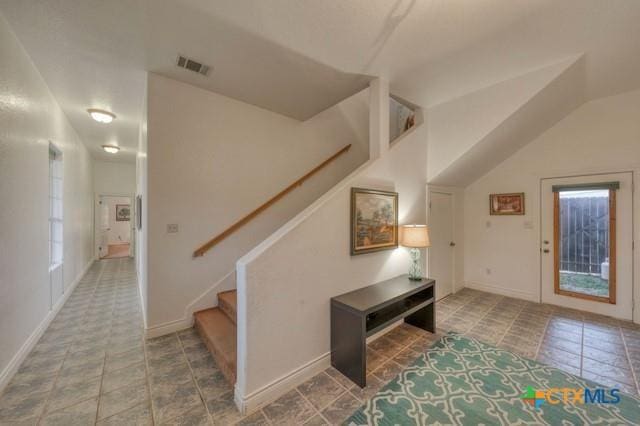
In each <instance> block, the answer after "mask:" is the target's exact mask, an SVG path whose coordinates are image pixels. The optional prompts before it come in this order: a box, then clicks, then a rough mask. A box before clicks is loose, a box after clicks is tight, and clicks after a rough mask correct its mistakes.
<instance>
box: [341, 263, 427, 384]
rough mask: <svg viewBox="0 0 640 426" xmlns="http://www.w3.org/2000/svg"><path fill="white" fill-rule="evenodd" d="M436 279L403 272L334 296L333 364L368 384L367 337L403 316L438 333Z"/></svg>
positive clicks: (412, 323) (351, 377)
mask: <svg viewBox="0 0 640 426" xmlns="http://www.w3.org/2000/svg"><path fill="white" fill-rule="evenodd" d="M435 284H436V282H435V281H434V280H431V279H427V278H423V279H422V280H421V281H412V280H409V277H408V276H407V275H401V276H399V277H396V278H392V279H390V280H387V281H382V282H380V283H377V284H374V285H370V286H368V287H363V288H361V289H358V290H355V291H352V292H349V293H345V294H343V295H340V296H337V297H332V298H331V365H333V366H334V367H335V368H336V369H337V370H339V371H340V372H341V373H342V374H344V375H345V376H347V377H348V378H350V379H351V380H353V381H354V382H355V383H356V384H357V385H358V386H360V387H362V388H363V387H365V386H366V385H367V342H366V340H367V337H368V336H371V335H373V334H375V333H377V332H379V331H380V330H382V329H384V328H385V327H388V326H389V325H391V324H393V323H394V322H396V321H398V320H401V319H404V321H405V322H406V323H408V324H411V325H414V326H416V327H420V328H422V329H424V330H427V331H430V332H431V333H434V332H435V329H436V326H435V297H434V295H435V294H434V290H435Z"/></svg>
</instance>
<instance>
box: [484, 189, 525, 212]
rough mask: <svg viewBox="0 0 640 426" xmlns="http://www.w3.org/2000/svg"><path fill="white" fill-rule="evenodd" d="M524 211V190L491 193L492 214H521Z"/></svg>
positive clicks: (490, 207)
mask: <svg viewBox="0 0 640 426" xmlns="http://www.w3.org/2000/svg"><path fill="white" fill-rule="evenodd" d="M524 212H525V210H524V192H512V193H508V194H490V195H489V214H490V215H491V216H514V215H516V216H521V215H524Z"/></svg>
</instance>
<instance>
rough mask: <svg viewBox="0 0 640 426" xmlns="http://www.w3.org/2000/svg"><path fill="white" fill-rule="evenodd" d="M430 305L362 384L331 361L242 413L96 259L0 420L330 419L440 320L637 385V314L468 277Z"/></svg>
mask: <svg viewBox="0 0 640 426" xmlns="http://www.w3.org/2000/svg"><path fill="white" fill-rule="evenodd" d="M436 311H437V319H438V325H439V333H438V334H435V335H434V334H430V333H427V332H425V331H422V330H419V329H416V328H414V327H411V326H409V325H402V326H400V327H397V328H395V329H393V330H392V331H390V332H389V333H387V334H386V335H385V336H383V337H381V338H379V339H377V340H376V341H374V342H372V343H371V344H370V345H369V348H368V354H367V361H368V366H367V367H368V378H367V382H368V386H367V387H366V388H364V389H360V388H359V387H357V386H355V385H354V384H353V383H352V382H350V381H349V380H348V379H346V378H345V377H344V376H342V375H341V374H340V373H338V372H337V371H336V370H334V369H333V368H329V369H327V370H326V371H324V372H322V373H320V374H318V375H316V376H315V377H313V378H311V379H310V380H308V381H307V382H305V383H303V384H302V385H300V386H298V387H296V388H295V389H292V390H290V391H289V392H288V393H286V394H285V395H283V396H282V397H280V398H279V399H278V400H276V401H274V402H272V403H270V404H268V405H266V406H265V407H263V408H262V409H260V410H258V411H256V412H254V413H252V414H250V415H249V416H246V417H244V418H243V417H241V416H240V415H239V413H238V412H237V410H236V409H235V405H234V404H233V390H232V387H231V386H230V385H228V384H227V383H226V382H225V380H224V377H223V376H222V374H221V373H220V371H219V370H218V368H217V367H216V365H215V362H214V361H213V359H212V358H211V356H210V355H209V353H208V352H207V349H206V347H205V346H204V344H203V343H202V341H201V340H200V338H199V337H198V335H197V334H196V333H195V332H194V331H193V330H185V331H182V332H179V333H173V334H170V335H167V336H163V337H160V338H157V339H152V340H148V341H146V342H145V341H144V339H143V334H142V315H141V311H140V304H139V300H138V292H137V286H136V278H135V272H134V265H133V262H132V261H131V260H129V259H116V260H107V261H101V262H96V264H94V265H93V267H92V268H91V270H90V271H89V272H88V273H87V275H86V276H85V277H84V278H83V279H82V281H81V282H80V284H79V285H78V287H77V288H76V290H75V291H74V293H73V294H72V295H71V296H70V298H69V300H68V301H67V303H66V305H65V306H64V308H63V309H62V310H61V311H60V313H59V314H58V315H57V317H56V318H55V320H54V321H53V322H52V324H51V326H50V327H49V329H48V330H47V331H46V333H45V334H44V336H43V337H42V338H41V339H40V341H39V342H38V344H37V345H36V347H35V348H34V350H33V351H32V353H31V354H30V355H29V356H28V358H27V360H26V361H25V362H24V363H23V365H22V366H21V367H20V370H19V371H18V373H17V374H16V376H15V377H14V378H13V380H12V381H11V383H10V384H9V386H8V387H7V388H6V389H5V391H4V392H3V394H2V395H0V424H2V425H4V424H25V425H29V424H42V425H49V424H59V425H85V424H86V425H93V424H100V425H107V424H112V425H128V424H131V425H146V424H148V425H151V424H158V425H164V424H172V425H211V424H213V425H231V424H239V425H294V424H308V425H327V424H339V423H340V422H341V421H342V420H344V419H345V418H346V417H348V416H349V415H350V414H351V413H352V412H353V411H355V410H356V409H357V408H358V407H359V406H360V405H361V404H362V403H363V402H364V401H366V400H367V399H368V398H370V397H371V396H373V395H374V394H375V393H376V392H377V391H378V389H380V387H382V386H383V385H384V384H385V383H386V382H387V381H389V380H390V379H392V378H393V377H394V376H395V375H396V374H397V373H398V372H400V371H401V370H402V369H403V368H404V367H405V366H407V365H408V364H409V363H411V362H412V361H413V359H415V357H417V356H418V355H419V353H421V352H423V351H424V350H426V349H427V348H428V347H429V346H430V345H431V344H432V343H433V342H434V341H435V340H437V338H438V337H439V335H440V334H441V333H443V332H445V331H448V330H453V331H458V332H462V333H466V334H468V335H471V336H474V337H477V338H479V339H481V340H484V341H486V342H488V343H492V344H496V345H498V346H500V347H504V348H506V349H509V350H511V351H514V352H518V353H520V354H523V355H526V356H529V357H531V358H537V359H539V360H540V361H542V362H545V363H548V364H552V365H554V366H557V367H559V368H562V369H564V370H566V371H569V372H571V373H574V374H578V375H582V376H583V377H586V378H590V379H593V380H595V381H598V382H600V383H602V384H605V385H616V386H618V387H620V388H622V389H624V390H626V391H627V392H630V393H634V394H638V375H639V374H640V327H638V326H633V325H631V324H629V323H625V322H622V321H616V320H612V319H610V318H605V317H598V316H595V315H591V314H587V313H584V312H579V311H573V310H567V309H562V308H557V307H553V306H549V305H539V304H535V303H530V302H524V301H520V300H516V299H510V298H505V297H502V296H496V295H492V294H488V293H482V292H478V291H474V290H469V289H465V290H462V291H461V292H459V293H457V294H455V295H453V296H450V297H447V298H445V299H443V300H442V301H440V302H438V306H437V310H436Z"/></svg>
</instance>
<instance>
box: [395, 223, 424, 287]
mask: <svg viewBox="0 0 640 426" xmlns="http://www.w3.org/2000/svg"><path fill="white" fill-rule="evenodd" d="M400 244H402V245H403V246H405V247H410V248H411V251H410V252H409V254H410V256H411V266H410V267H409V279H410V280H415V281H418V280H421V279H422V267H421V266H420V262H419V261H420V250H419V249H421V248H425V247H429V246H430V245H431V242H430V241H429V230H428V229H427V225H403V226H402V235H401V241H400Z"/></svg>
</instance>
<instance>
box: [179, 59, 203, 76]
mask: <svg viewBox="0 0 640 426" xmlns="http://www.w3.org/2000/svg"><path fill="white" fill-rule="evenodd" d="M176 65H178V66H179V67H180V68H184V69H186V70H189V71H193V72H197V73H198V74H202V75H207V74H208V73H209V66H208V65H204V64H201V63H200V62H197V61H194V60H193V59H189V58H187V57H185V56H182V55H178V59H177V60H176Z"/></svg>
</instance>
